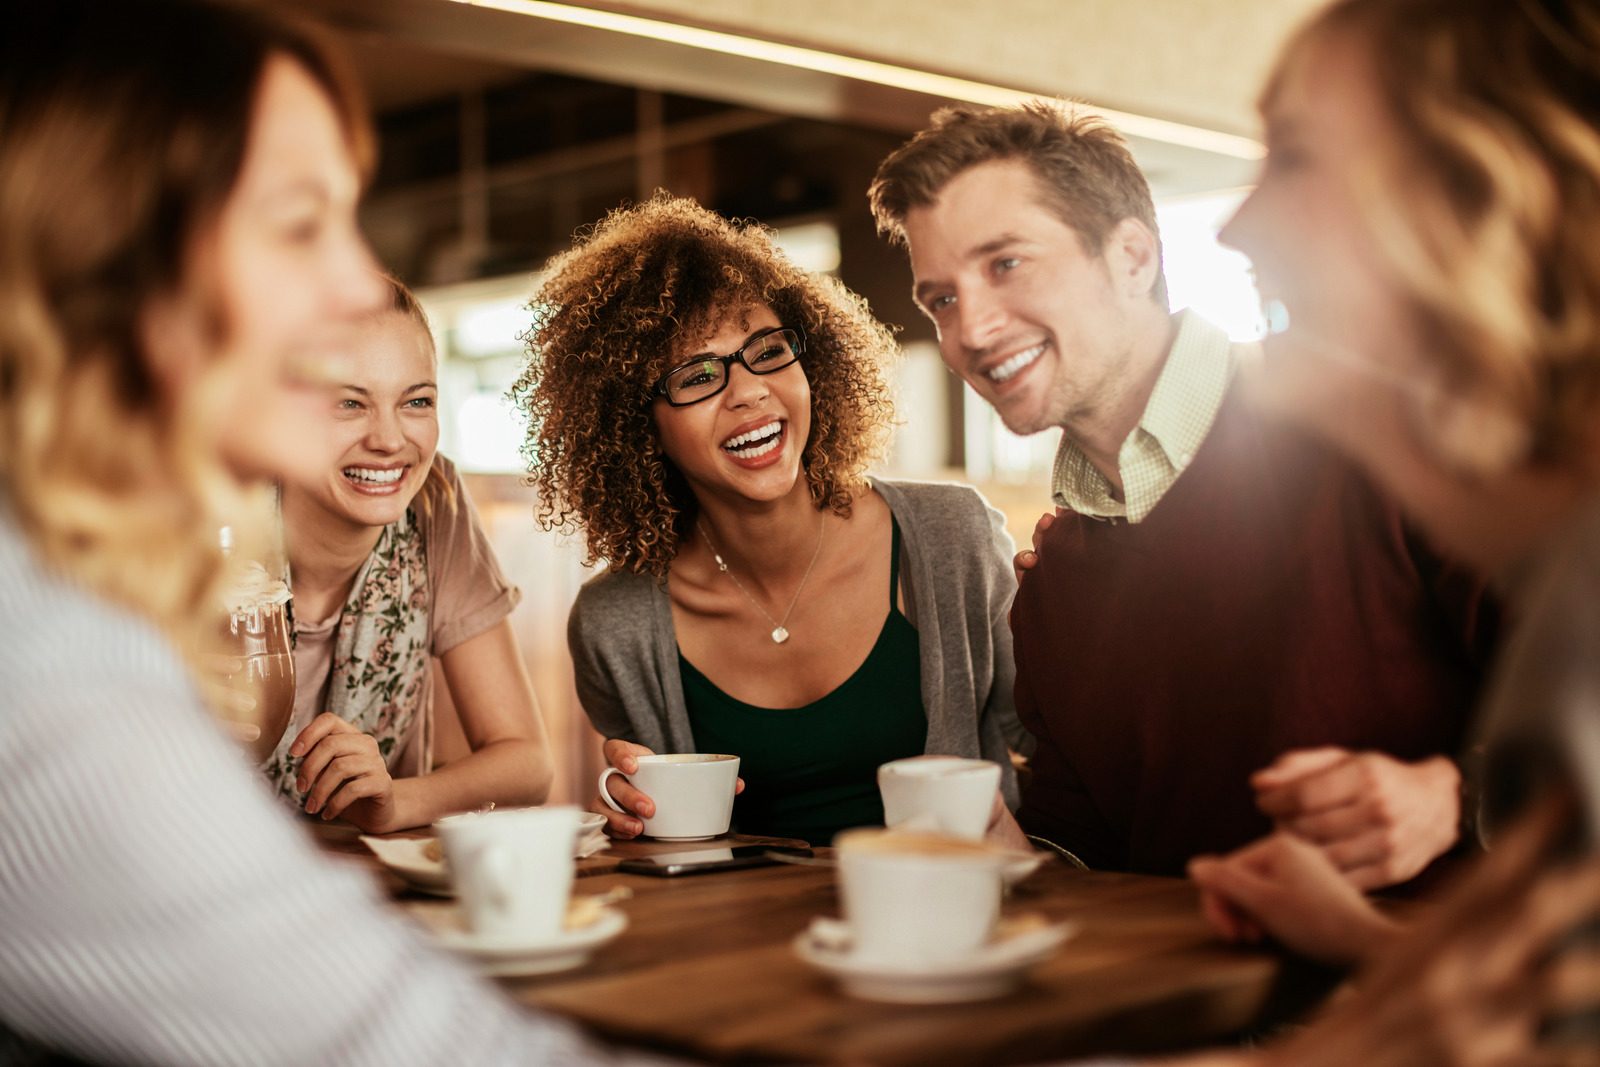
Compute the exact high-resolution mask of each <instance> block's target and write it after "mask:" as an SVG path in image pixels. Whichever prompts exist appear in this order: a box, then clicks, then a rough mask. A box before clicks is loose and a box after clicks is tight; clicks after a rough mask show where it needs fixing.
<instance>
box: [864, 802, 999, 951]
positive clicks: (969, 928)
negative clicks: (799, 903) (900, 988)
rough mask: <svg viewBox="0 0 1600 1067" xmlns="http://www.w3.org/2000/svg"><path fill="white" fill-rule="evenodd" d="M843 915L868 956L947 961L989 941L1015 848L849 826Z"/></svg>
mask: <svg viewBox="0 0 1600 1067" xmlns="http://www.w3.org/2000/svg"><path fill="white" fill-rule="evenodd" d="M834 847H835V848H836V849H838V852H839V891H840V897H841V900H842V903H843V906H844V918H845V921H846V923H848V924H849V926H850V930H851V935H852V938H853V940H854V943H855V953H856V955H857V956H858V957H859V958H860V959H862V960H870V961H874V962H881V963H885V964H890V965H903V966H912V965H915V964H918V963H942V962H947V961H950V960H958V959H961V958H963V957H966V956H969V955H970V954H971V953H973V952H974V951H976V950H977V949H979V948H981V947H982V946H983V945H984V944H985V943H987V942H988V940H989V938H990V936H991V935H992V934H993V932H994V926H995V923H996V921H998V919H999V916H1000V895H1001V870H1002V868H1003V867H1004V866H1005V864H1006V862H1007V860H1008V859H1010V858H1012V857H1011V853H1008V852H1006V851H1004V850H1002V849H997V848H994V847H993V846H990V845H986V844H984V843H982V842H980V841H969V840H966V839H964V838H959V837H952V836H950V835H947V834H935V833H925V832H918V831H901V830H877V829H862V830H849V831H846V832H845V833H842V834H840V835H839V836H838V838H836V839H835V840H834Z"/></svg>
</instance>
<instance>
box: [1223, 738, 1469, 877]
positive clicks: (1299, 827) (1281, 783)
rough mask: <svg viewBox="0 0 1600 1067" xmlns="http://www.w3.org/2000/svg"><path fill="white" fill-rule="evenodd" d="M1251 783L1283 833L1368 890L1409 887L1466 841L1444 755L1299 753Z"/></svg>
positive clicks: (1456, 773)
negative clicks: (1318, 851) (1305, 842)
mask: <svg viewBox="0 0 1600 1067" xmlns="http://www.w3.org/2000/svg"><path fill="white" fill-rule="evenodd" d="M1250 784H1251V786H1252V787H1253V788H1254V789H1255V791H1256V805H1257V806H1258V807H1259V808H1260V809H1261V810H1262V812H1264V813H1265V814H1267V815H1268V816H1270V817H1271V818H1272V820H1273V821H1274V822H1275V823H1276V824H1277V826H1278V828H1279V829H1281V830H1284V831H1287V832H1289V833H1292V834H1295V835H1297V836H1299V837H1303V838H1305V839H1306V840H1308V841H1311V842H1312V843H1314V844H1316V845H1317V846H1318V847H1320V848H1321V849H1322V850H1323V851H1324V852H1325V853H1326V854H1327V856H1328V858H1329V859H1330V860H1331V861H1332V862H1333V864H1334V865H1335V866H1336V867H1338V868H1339V870H1341V871H1343V872H1344V875H1345V877H1346V878H1348V879H1349V880H1350V882H1351V883H1352V884H1353V885H1355V886H1357V887H1358V888H1360V889H1364V890H1372V889H1381V888H1383V887H1384V886H1390V885H1397V884H1399V883H1401V882H1406V881H1410V880H1411V879H1412V878H1415V877H1416V876H1417V875H1418V874H1420V873H1421V871H1422V869H1423V868H1424V867H1426V866H1427V865H1428V864H1429V863H1431V862H1433V860H1434V859H1435V858H1436V857H1438V856H1439V855H1441V854H1442V853H1444V852H1445V850H1447V849H1449V848H1450V847H1451V846H1452V845H1454V844H1455V843H1456V839H1457V837H1458V836H1459V834H1460V825H1461V771H1460V769H1459V768H1457V767H1456V765H1455V764H1454V763H1453V762H1451V761H1450V760H1449V759H1447V758H1445V757H1443V756H1434V757H1432V758H1430V759H1425V760H1420V761H1418V762H1416V763H1406V762H1404V761H1402V760H1398V759H1395V758H1394V757H1393V756H1388V755H1385V754H1383V753H1381V752H1351V751H1349V750H1348V749H1343V748H1336V747H1327V748H1310V749H1298V750H1295V751H1293V752H1287V753H1285V754H1284V755H1282V756H1280V757H1279V758H1278V760H1277V761H1276V762H1275V763H1273V764H1272V766H1270V767H1267V768H1266V769H1264V770H1261V771H1257V772H1256V773H1255V774H1253V775H1252V776H1251V778H1250Z"/></svg>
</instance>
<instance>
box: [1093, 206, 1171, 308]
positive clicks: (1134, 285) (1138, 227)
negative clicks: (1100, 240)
mask: <svg viewBox="0 0 1600 1067" xmlns="http://www.w3.org/2000/svg"><path fill="white" fill-rule="evenodd" d="M1105 256H1106V263H1107V264H1108V265H1109V266H1110V267H1111V277H1112V280H1113V281H1115V282H1116V284H1117V286H1118V287H1119V288H1120V289H1121V290H1122V292H1123V293H1124V295H1126V296H1129V297H1135V298H1140V299H1144V298H1148V297H1149V296H1150V291H1151V290H1152V289H1154V288H1155V287H1156V282H1157V281H1158V280H1159V279H1160V277H1161V242H1160V241H1159V240H1158V239H1157V238H1156V235H1155V234H1154V233H1153V232H1151V230H1150V227H1148V226H1146V225H1145V224H1144V223H1142V222H1140V221H1139V220H1138V219H1136V218H1133V217H1132V216H1129V217H1128V218H1125V219H1123V220H1122V221H1121V222H1119V223H1117V224H1116V225H1115V226H1113V227H1112V228H1111V232H1110V233H1109V234H1107V235H1106V244H1105Z"/></svg>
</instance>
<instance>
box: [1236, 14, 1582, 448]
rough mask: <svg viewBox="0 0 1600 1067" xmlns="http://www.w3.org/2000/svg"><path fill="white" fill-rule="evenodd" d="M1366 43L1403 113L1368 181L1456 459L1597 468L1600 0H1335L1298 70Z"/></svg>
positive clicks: (1436, 420) (1365, 189) (1442, 432)
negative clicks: (1330, 50) (1331, 52)
mask: <svg viewBox="0 0 1600 1067" xmlns="http://www.w3.org/2000/svg"><path fill="white" fill-rule="evenodd" d="M1345 44H1349V45H1353V46H1354V47H1356V48H1357V49H1358V50H1359V51H1360V53H1361V54H1362V56H1363V57H1364V59H1365V62H1366V63H1367V65H1368V69H1369V74H1370V77H1371V78H1372V80H1373V84H1374V85H1375V87H1376V90H1377V93H1378V95H1379V97H1380V99H1381V101H1382V103H1383V106H1384V107H1385V108H1386V109H1387V111H1388V113H1389V117H1390V119H1391V121H1392V122H1393V129H1392V135H1391V136H1390V137H1389V138H1388V139H1387V153H1386V158H1384V159H1383V160H1382V163H1381V164H1380V167H1379V170H1378V171H1377V172H1376V173H1370V174H1365V175H1360V176H1358V180H1359V181H1360V182H1361V183H1362V185H1361V189H1360V191H1361V192H1362V193H1363V194H1364V201H1365V204H1364V206H1365V208H1366V219H1365V224H1366V226H1367V227H1368V228H1369V230H1370V233H1371V235H1372V238H1373V240H1374V241H1375V242H1377V246H1378V247H1379V248H1380V249H1381V250H1382V252H1383V254H1384V255H1385V257H1386V259H1387V261H1388V264H1389V266H1390V267H1391V268H1392V271H1393V275H1394V277H1395V278H1397V279H1398V280H1399V284H1400V286H1401V288H1402V296H1403V297H1404V299H1405V300H1406V301H1407V303H1408V304H1409V305H1410V308H1411V311H1412V313H1413V315H1414V318H1415V320H1416V322H1417V323H1418V324H1419V325H1420V327H1421V330H1422V337H1423V342H1424V344H1423V348H1424V351H1423V352H1422V353H1419V354H1418V355H1420V356H1422V357H1423V358H1425V359H1427V360H1428V361H1429V371H1430V372H1431V373H1432V374H1434V375H1435V376H1436V378H1437V381H1436V382H1435V383H1434V385H1435V386H1436V392H1437V402H1436V403H1435V404H1433V405H1432V406H1431V408H1430V410H1429V411H1427V412H1425V413H1424V414H1425V415H1427V416H1429V417H1428V418H1427V419H1426V425H1425V431H1426V432H1428V433H1429V434H1430V436H1431V437H1432V438H1433V440H1432V442H1431V443H1432V444H1433V445H1435V446H1436V447H1437V448H1438V449H1439V450H1440V452H1441V453H1442V454H1443V455H1444V456H1445V458H1447V459H1454V460H1456V461H1458V463H1460V465H1462V466H1465V467H1473V466H1476V467H1479V468H1484V469H1493V468H1503V467H1504V466H1506V465H1507V464H1509V463H1514V462H1519V461H1523V460H1532V461H1535V462H1554V463H1574V462H1576V463H1584V464H1588V463H1593V462H1595V453H1596V451H1597V449H1596V447H1595V446H1596V444H1597V443H1600V437H1597V431H1596V428H1595V423H1596V418H1597V412H1600V239H1597V238H1596V234H1600V128H1597V123H1600V10H1597V9H1596V8H1595V7H1594V6H1593V5H1591V4H1586V3H1582V2H1571V3H1567V2H1562V0H1340V2H1338V3H1335V4H1333V5H1332V6H1331V7H1329V8H1327V9H1326V10H1324V11H1323V12H1322V13H1320V14H1319V15H1318V16H1316V17H1315V18H1314V19H1313V20H1312V21H1311V22H1310V23H1309V24H1308V25H1306V26H1305V27H1304V28H1303V29H1302V30H1301V31H1300V32H1299V33H1298V34H1297V35H1296V36H1295V38H1294V39H1293V40H1292V41H1291V42H1290V44H1289V45H1288V47H1287V48H1286V49H1285V51H1284V52H1283V55H1282V56H1281V57H1280V59H1279V61H1278V69H1277V73H1275V74H1274V76H1273V77H1272V79H1271V80H1270V81H1269V82H1268V85H1267V88H1266V91H1265V93H1264V97H1263V100H1264V104H1266V103H1270V101H1271V100H1272V98H1273V97H1274V95H1275V94H1276V93H1277V91H1278V86H1279V84H1280V82H1281V80H1282V77H1283V73H1284V71H1285V70H1286V69H1287V68H1290V67H1293V66H1295V65H1297V64H1300V63H1303V62H1305V61H1306V60H1307V58H1308V56H1309V55H1310V54H1311V53H1312V52H1314V51H1315V50H1317V49H1319V48H1321V47H1324V46H1326V45H1345Z"/></svg>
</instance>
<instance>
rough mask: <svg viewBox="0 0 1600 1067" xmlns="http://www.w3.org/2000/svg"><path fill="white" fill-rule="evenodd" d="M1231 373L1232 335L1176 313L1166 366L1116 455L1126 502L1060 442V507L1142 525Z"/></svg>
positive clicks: (1066, 441) (1218, 402)
mask: <svg viewBox="0 0 1600 1067" xmlns="http://www.w3.org/2000/svg"><path fill="white" fill-rule="evenodd" d="M1233 369H1234V358H1233V353H1232V345H1231V344H1230V342H1229V341H1228V335H1227V334H1225V333H1224V332H1222V330H1220V329H1218V328H1217V327H1215V326H1213V325H1211V323H1209V322H1207V321H1206V320H1205V319H1202V318H1201V317H1200V316H1199V315H1196V314H1195V313H1194V312H1192V311H1181V312H1179V313H1178V335H1177V337H1176V338H1175V339H1174V340H1173V342H1172V350H1171V351H1170V352H1168V353H1167V362H1166V365H1165V366H1163V367H1162V368H1161V374H1160V376H1159V377H1157V378H1156V384H1155V388H1154V389H1152V390H1151V391H1150V399H1149V400H1148V401H1147V402H1146V403H1145V408H1144V414H1143V415H1142V416H1141V417H1140V419H1139V424H1138V425H1137V426H1135V427H1134V429H1133V432H1132V433H1130V434H1129V435H1128V438H1127V440H1126V441H1124V442H1123V443H1122V449H1121V451H1120V452H1119V453H1118V455H1117V469H1118V471H1119V472H1120V473H1121V475H1122V490H1123V492H1122V496H1123V499H1121V500H1118V499H1117V498H1116V497H1115V496H1113V495H1112V492H1111V482H1110V481H1109V480H1107V478H1106V476H1105V475H1103V474H1101V473H1100V471H1099V470H1098V469H1097V468H1096V467H1095V465H1094V464H1093V463H1090V462H1089V457H1088V456H1086V455H1084V454H1083V451H1082V450H1081V449H1079V448H1078V446H1077V445H1076V444H1074V443H1073V441H1072V440H1071V438H1068V437H1065V436H1063V437H1062V438H1061V447H1060V448H1059V449H1058V450H1057V452H1056V461H1055V469H1054V472H1053V476H1052V485H1051V489H1052V494H1051V495H1052V496H1053V498H1054V499H1055V502H1056V504H1057V505H1058V506H1060V507H1064V508H1068V509H1070V510H1072V511H1075V512H1077V513H1078V514H1080V515H1088V516H1090V517H1091V518H1124V519H1126V520H1127V521H1128V522H1141V521H1143V519H1144V518H1145V516H1147V515H1149V514H1150V512H1151V511H1152V510H1154V508H1155V506H1156V504H1157V503H1158V502H1159V501H1160V500H1161V497H1162V496H1163V495H1164V494H1165V493H1166V491H1167V490H1168V489H1170V488H1172V483H1174V482H1176V481H1177V480H1178V475H1179V474H1180V473H1182V472H1183V470H1184V468H1185V467H1187V466H1188V465H1189V463H1190V461H1191V460H1193V459H1194V454H1195V453H1196V452H1197V451H1199V448H1200V444H1201V442H1202V441H1204V440H1205V437H1206V434H1207V432H1209V431H1210V429H1211V423H1212V422H1213V421H1214V420H1215V419H1216V417H1217V410H1218V409H1219V408H1221V406H1222V398H1223V395H1224V394H1225V393H1226V392H1227V391H1228V382H1229V381H1230V380H1231V379H1232V377H1233Z"/></svg>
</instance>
